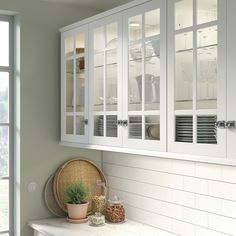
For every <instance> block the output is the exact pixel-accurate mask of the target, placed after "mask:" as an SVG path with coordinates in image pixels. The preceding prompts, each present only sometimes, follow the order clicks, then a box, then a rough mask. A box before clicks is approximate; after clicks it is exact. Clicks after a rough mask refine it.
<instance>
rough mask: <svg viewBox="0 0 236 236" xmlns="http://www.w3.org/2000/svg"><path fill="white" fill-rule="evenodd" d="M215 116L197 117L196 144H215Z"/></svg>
mask: <svg viewBox="0 0 236 236" xmlns="http://www.w3.org/2000/svg"><path fill="white" fill-rule="evenodd" d="M216 120H217V118H216V116H198V117H197V142H198V143H210V144H214V143H217V139H216V132H217V131H216V128H215V122H216Z"/></svg>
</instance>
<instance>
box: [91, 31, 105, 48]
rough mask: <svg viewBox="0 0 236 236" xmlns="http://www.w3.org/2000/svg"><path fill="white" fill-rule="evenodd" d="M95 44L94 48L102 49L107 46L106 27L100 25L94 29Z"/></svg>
mask: <svg viewBox="0 0 236 236" xmlns="http://www.w3.org/2000/svg"><path fill="white" fill-rule="evenodd" d="M93 45H94V50H102V49H104V48H105V32H104V27H99V28H97V29H95V30H94V39H93Z"/></svg>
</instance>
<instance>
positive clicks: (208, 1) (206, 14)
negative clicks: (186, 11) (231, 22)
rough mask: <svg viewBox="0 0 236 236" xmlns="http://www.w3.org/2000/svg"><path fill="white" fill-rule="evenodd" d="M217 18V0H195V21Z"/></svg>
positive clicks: (202, 21)
mask: <svg viewBox="0 0 236 236" xmlns="http://www.w3.org/2000/svg"><path fill="white" fill-rule="evenodd" d="M214 20H217V0H197V23H198V24H203V23H206V22H210V21H214Z"/></svg>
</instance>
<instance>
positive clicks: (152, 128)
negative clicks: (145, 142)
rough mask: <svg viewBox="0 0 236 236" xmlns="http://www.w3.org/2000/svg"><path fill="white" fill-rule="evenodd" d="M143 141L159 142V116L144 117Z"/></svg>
mask: <svg viewBox="0 0 236 236" xmlns="http://www.w3.org/2000/svg"><path fill="white" fill-rule="evenodd" d="M145 139H149V140H160V116H146V117H145Z"/></svg>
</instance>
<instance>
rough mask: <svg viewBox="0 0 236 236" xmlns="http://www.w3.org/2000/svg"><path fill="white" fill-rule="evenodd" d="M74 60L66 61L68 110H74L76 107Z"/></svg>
mask: <svg viewBox="0 0 236 236" xmlns="http://www.w3.org/2000/svg"><path fill="white" fill-rule="evenodd" d="M73 63H74V61H73V60H67V61H66V111H67V112H72V111H73V108H74V73H73V68H74V66H73Z"/></svg>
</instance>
